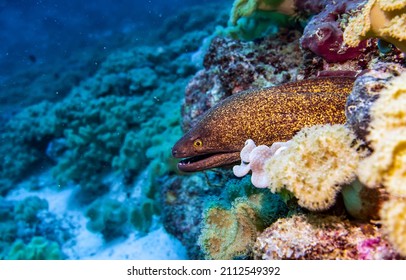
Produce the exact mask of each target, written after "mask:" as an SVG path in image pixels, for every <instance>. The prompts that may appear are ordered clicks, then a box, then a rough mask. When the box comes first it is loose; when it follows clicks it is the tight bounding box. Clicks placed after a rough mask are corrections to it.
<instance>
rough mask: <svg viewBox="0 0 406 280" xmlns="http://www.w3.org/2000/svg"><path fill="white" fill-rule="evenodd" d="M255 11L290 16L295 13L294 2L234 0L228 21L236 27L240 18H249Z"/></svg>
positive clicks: (285, 0)
mask: <svg viewBox="0 0 406 280" xmlns="http://www.w3.org/2000/svg"><path fill="white" fill-rule="evenodd" d="M256 11H277V12H280V13H282V14H286V15H292V14H294V12H295V6H294V0H235V1H234V4H233V8H232V10H231V18H230V21H231V23H232V25H236V24H237V21H238V20H239V19H240V18H242V17H249V16H251V15H252V14H253V13H254V12H256Z"/></svg>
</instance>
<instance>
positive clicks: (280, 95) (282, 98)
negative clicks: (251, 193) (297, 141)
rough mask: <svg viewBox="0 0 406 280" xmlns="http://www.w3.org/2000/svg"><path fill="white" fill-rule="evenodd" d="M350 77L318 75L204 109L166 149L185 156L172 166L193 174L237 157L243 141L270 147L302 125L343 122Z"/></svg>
mask: <svg viewBox="0 0 406 280" xmlns="http://www.w3.org/2000/svg"><path fill="white" fill-rule="evenodd" d="M353 83H354V78H352V77H320V78H315V79H309V80H303V81H297V82H290V83H286V84H282V85H279V86H275V87H270V88H264V89H259V90H250V91H243V92H240V93H236V94H234V95H232V96H230V97H228V98H226V99H225V100H223V101H222V102H220V103H219V104H217V105H216V106H214V107H213V108H211V109H210V110H208V111H207V112H206V113H205V114H204V115H203V116H202V117H201V119H200V120H199V121H198V122H197V123H196V125H195V126H194V127H192V128H191V129H190V130H189V131H188V132H187V133H186V134H185V135H184V136H183V137H182V138H181V139H180V140H179V141H178V142H177V143H176V144H175V145H174V147H173V148H172V155H173V156H174V157H175V158H186V159H184V160H181V161H180V162H179V163H178V169H179V170H180V171H184V172H194V171H200V170H205V169H209V168H213V167H219V166H224V165H230V164H232V163H237V162H239V161H240V151H241V149H242V148H243V147H244V143H245V141H246V140H247V139H252V140H254V142H255V143H256V144H257V145H267V146H271V145H272V143H274V142H282V141H287V140H289V139H291V138H292V136H294V135H295V134H296V132H298V131H299V130H301V129H302V128H303V127H305V126H312V125H315V124H327V123H330V124H336V123H344V122H345V109H344V108H345V102H346V99H347V96H348V95H349V93H350V92H351V90H352V86H353Z"/></svg>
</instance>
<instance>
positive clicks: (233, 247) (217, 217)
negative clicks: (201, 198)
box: [199, 195, 263, 260]
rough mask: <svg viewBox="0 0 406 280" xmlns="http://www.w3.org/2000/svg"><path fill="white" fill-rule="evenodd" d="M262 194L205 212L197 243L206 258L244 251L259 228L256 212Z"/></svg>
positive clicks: (245, 252) (260, 223)
mask: <svg viewBox="0 0 406 280" xmlns="http://www.w3.org/2000/svg"><path fill="white" fill-rule="evenodd" d="M262 200H263V196H261V195H252V196H251V197H250V198H249V199H248V200H243V199H237V200H236V201H235V202H234V203H233V206H232V207H231V209H225V208H223V207H221V206H214V207H210V208H209V209H208V210H207V211H206V213H204V222H205V223H204V227H203V229H202V232H201V235H200V238H199V243H200V247H201V248H202V251H203V252H204V254H205V256H206V258H208V259H216V260H227V259H233V258H235V257H238V256H239V255H245V254H247V253H248V252H249V251H250V250H251V248H252V246H253V244H254V243H255V240H256V238H257V236H258V235H259V233H260V232H261V230H262V229H263V222H262V221H261V219H260V217H259V215H258V213H257V211H258V209H257V207H258V205H261V203H262Z"/></svg>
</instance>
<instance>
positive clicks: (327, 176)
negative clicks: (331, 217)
mask: <svg viewBox="0 0 406 280" xmlns="http://www.w3.org/2000/svg"><path fill="white" fill-rule="evenodd" d="M359 147H360V143H359V142H357V141H356V140H355V136H354V135H353V133H352V132H351V131H350V130H349V129H347V128H346V127H345V126H343V125H324V126H313V127H309V128H304V129H302V130H301V131H300V132H299V133H298V134H297V135H296V136H294V137H293V138H292V140H291V141H290V143H289V144H288V145H287V148H285V149H283V150H281V151H280V152H279V153H276V154H275V155H273V156H271V157H270V158H264V159H263V160H262V164H260V163H258V164H254V165H252V166H251V167H252V172H253V178H255V177H256V176H257V175H255V173H257V172H259V174H260V176H263V177H265V178H262V180H261V185H260V187H263V186H264V185H267V186H268V187H269V188H270V190H271V191H272V192H280V191H282V189H284V188H286V189H287V190H288V191H290V192H291V193H293V194H294V196H295V197H296V198H297V199H298V203H299V205H300V206H302V207H305V208H307V209H310V210H324V209H327V208H329V207H330V206H331V205H333V203H334V202H335V197H336V194H337V193H338V192H339V191H340V189H341V188H340V187H341V186H342V185H345V184H347V183H350V182H351V181H352V180H354V179H355V171H356V169H357V167H358V162H359V160H360V158H361V153H359V152H358V148H359ZM243 160H244V159H243ZM264 170H265V172H264Z"/></svg>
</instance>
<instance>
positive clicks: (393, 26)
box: [344, 0, 406, 52]
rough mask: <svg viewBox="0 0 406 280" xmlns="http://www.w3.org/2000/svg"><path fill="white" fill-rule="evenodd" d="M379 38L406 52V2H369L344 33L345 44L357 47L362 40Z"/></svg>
mask: <svg viewBox="0 0 406 280" xmlns="http://www.w3.org/2000/svg"><path fill="white" fill-rule="evenodd" d="M371 37H378V38H382V39H384V40H385V41H388V42H390V43H392V44H394V45H395V46H396V47H398V48H399V49H400V50H402V51H403V52H406V1H405V0H393V1H388V0H369V1H368V2H367V3H366V4H365V6H364V8H363V9H362V11H361V12H360V13H358V14H357V15H356V16H355V17H353V18H351V19H350V21H349V23H348V26H347V27H346V29H345V31H344V42H345V43H346V44H347V45H349V46H351V47H356V46H357V45H358V44H359V43H360V41H361V40H364V39H367V38H371Z"/></svg>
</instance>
